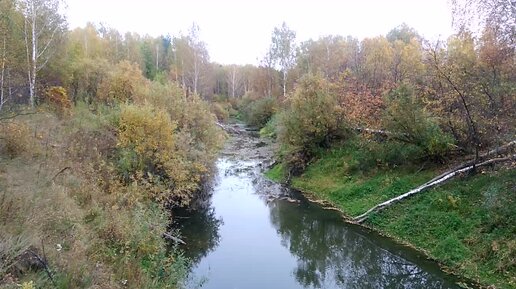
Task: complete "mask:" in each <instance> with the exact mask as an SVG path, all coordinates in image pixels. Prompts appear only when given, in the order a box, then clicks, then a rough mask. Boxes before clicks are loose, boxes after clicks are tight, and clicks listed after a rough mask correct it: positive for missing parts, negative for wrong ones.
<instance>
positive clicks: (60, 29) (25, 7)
mask: <svg viewBox="0 0 516 289" xmlns="http://www.w3.org/2000/svg"><path fill="white" fill-rule="evenodd" d="M19 4H20V7H21V9H22V11H23V15H24V17H25V25H24V37H25V46H26V51H27V76H28V82H29V104H30V105H31V106H32V107H34V104H35V97H36V84H37V76H38V72H39V71H40V70H41V69H42V68H44V67H45V65H46V64H47V63H48V61H49V60H50V59H51V58H52V56H53V48H54V47H55V45H57V44H58V42H59V39H60V38H61V36H62V35H64V32H65V31H66V28H67V27H66V21H65V19H64V17H63V16H62V15H61V14H59V9H60V1H59V0H20V3H19Z"/></svg>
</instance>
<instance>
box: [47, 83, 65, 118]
mask: <svg viewBox="0 0 516 289" xmlns="http://www.w3.org/2000/svg"><path fill="white" fill-rule="evenodd" d="M44 101H45V102H46V103H47V104H49V105H50V106H51V107H52V108H53V109H54V110H55V112H56V113H57V115H58V116H60V117H63V116H65V115H70V114H71V109H72V102H71V101H70V99H69V98H68V93H67V92H66V89H65V88H64V87H61V86H52V87H50V88H48V89H47V90H46V91H45V98H44Z"/></svg>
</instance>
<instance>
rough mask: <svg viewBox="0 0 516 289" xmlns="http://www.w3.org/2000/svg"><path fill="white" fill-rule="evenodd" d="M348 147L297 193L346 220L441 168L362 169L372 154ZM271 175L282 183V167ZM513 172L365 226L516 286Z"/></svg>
mask: <svg viewBox="0 0 516 289" xmlns="http://www.w3.org/2000/svg"><path fill="white" fill-rule="evenodd" d="M359 145H360V144H359V143H356V142H348V143H346V144H344V145H343V146H340V147H337V148H333V149H331V150H326V151H321V152H320V153H319V155H318V156H317V157H316V159H315V161H313V162H312V163H311V164H310V165H309V166H308V168H307V170H306V171H305V172H304V173H303V174H302V175H301V176H299V177H294V178H293V179H292V180H291V186H292V187H293V188H295V189H299V190H301V191H304V192H309V193H310V194H311V195H313V196H315V197H316V198H319V199H322V200H324V201H328V202H330V203H331V204H332V205H333V206H335V207H336V208H338V209H339V210H341V211H342V212H343V213H344V214H345V215H347V216H356V215H359V214H361V213H363V212H365V211H366V210H367V209H369V208H370V207H372V206H374V205H375V204H377V203H379V202H381V201H385V200H387V199H389V198H391V197H394V196H397V195H400V194H402V193H404V192H407V191H408V190H410V189H412V188H414V187H417V186H418V185H420V184H422V183H424V182H426V181H427V180H429V179H431V178H433V177H434V176H435V175H437V174H438V173H439V172H440V171H441V168H438V167H430V166H429V167H427V168H425V167H424V166H423V167H421V166H414V165H400V166H395V167H392V166H381V165H376V163H375V165H367V166H365V165H364V159H367V158H370V156H366V154H367V153H368V152H367V151H364V150H363V149H361V148H360V147H359ZM266 175H267V176H268V177H269V178H271V179H273V180H275V181H282V178H283V177H284V173H283V168H282V165H281V164H280V165H276V166H275V167H273V168H272V169H271V170H269V171H268V172H267V173H266ZM515 180H516V171H515V170H514V169H507V168H497V169H496V170H492V169H488V170H484V171H482V172H480V173H479V174H477V175H475V176H469V177H462V178H458V179H456V180H452V181H450V182H449V183H447V184H445V185H443V186H440V187H437V188H434V189H431V190H429V191H427V192H425V193H422V194H419V195H417V196H414V197H412V198H410V199H408V200H405V201H403V202H401V203H399V204H396V205H394V206H392V207H390V208H388V209H386V210H384V211H382V212H380V213H376V214H374V215H372V216H371V217H370V219H369V220H367V221H366V223H365V224H364V225H366V226H368V227H371V228H373V229H374V230H377V231H379V232H380V233H382V234H385V235H388V236H390V237H392V238H394V239H397V240H399V241H401V242H403V243H406V244H409V245H411V246H413V247H415V248H418V249H419V250H421V251H423V252H424V253H425V254H427V255H428V256H429V257H430V258H433V259H435V260H437V261H438V262H440V263H441V264H442V265H443V266H445V267H446V268H447V269H448V270H450V271H452V272H454V273H457V274H460V275H463V276H465V277H467V278H470V279H472V280H475V281H477V282H479V283H481V284H484V285H486V286H487V285H494V286H496V287H495V288H514V286H515V285H516V277H515V276H516V271H515V265H514V260H515V254H516V241H515V240H514V233H515V232H516V227H515V224H514V221H513V220H515V219H516V210H515V209H514V208H515V204H514V203H515V200H514V192H515V188H516V182H515Z"/></svg>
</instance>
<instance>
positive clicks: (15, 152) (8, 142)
mask: <svg viewBox="0 0 516 289" xmlns="http://www.w3.org/2000/svg"><path fill="white" fill-rule="evenodd" d="M30 144H31V134H30V130H29V127H28V126H27V125H26V124H25V123H22V122H16V121H11V122H8V123H6V124H2V125H1V126H0V151H1V152H2V153H5V154H7V155H8V156H9V157H11V158H14V157H17V156H20V155H22V154H23V153H25V152H27V151H29V150H30Z"/></svg>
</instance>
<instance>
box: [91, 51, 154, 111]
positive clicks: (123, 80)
mask: <svg viewBox="0 0 516 289" xmlns="http://www.w3.org/2000/svg"><path fill="white" fill-rule="evenodd" d="M146 82H147V81H146V79H145V77H144V76H143V74H142V72H141V70H140V68H139V67H138V65H137V64H136V63H130V62H128V61H122V62H120V63H118V64H117V65H116V66H115V68H114V69H113V71H111V73H110V74H109V75H108V77H107V78H106V79H104V80H103V81H102V83H101V84H100V87H99V91H98V96H99V98H100V99H101V100H103V101H105V102H107V103H113V102H114V101H119V102H128V101H134V100H135V99H136V98H137V97H139V96H140V90H141V89H143V88H144V86H145V84H146Z"/></svg>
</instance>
